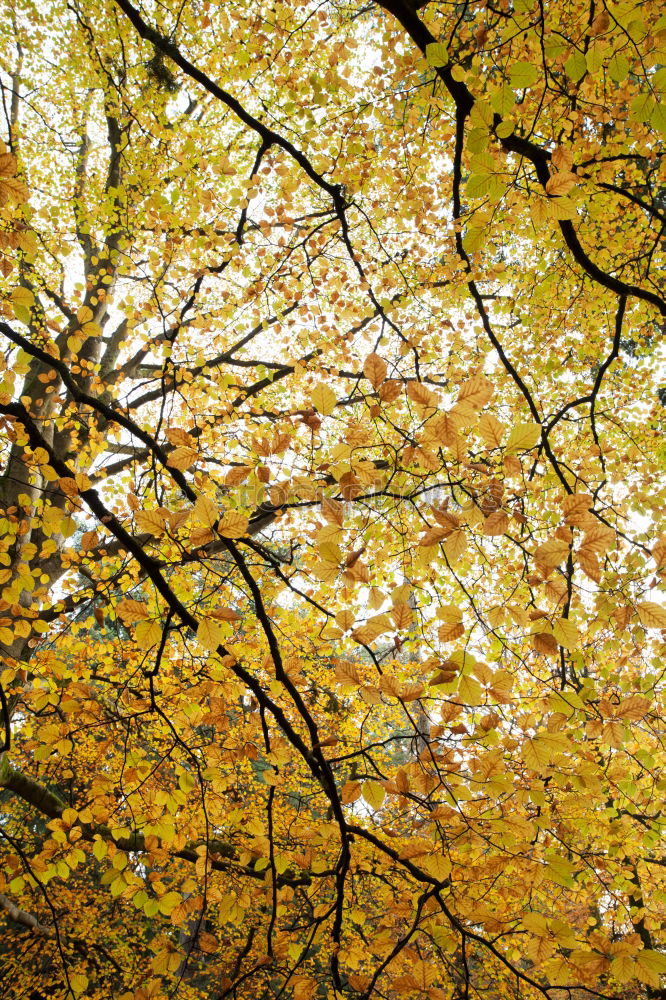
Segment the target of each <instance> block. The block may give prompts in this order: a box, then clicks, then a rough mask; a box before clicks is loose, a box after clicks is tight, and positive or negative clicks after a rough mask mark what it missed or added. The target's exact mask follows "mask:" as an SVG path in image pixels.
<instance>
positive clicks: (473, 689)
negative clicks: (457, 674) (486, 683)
mask: <svg viewBox="0 0 666 1000" xmlns="http://www.w3.org/2000/svg"><path fill="white" fill-rule="evenodd" d="M458 695H459V697H460V700H461V701H462V702H463V704H465V705H469V706H470V707H472V708H474V707H475V706H476V705H481V704H483V688H482V687H481V685H480V684H479V682H478V681H477V680H476V679H475V678H474V677H467V676H465V677H461V678H460V683H459V684H458Z"/></svg>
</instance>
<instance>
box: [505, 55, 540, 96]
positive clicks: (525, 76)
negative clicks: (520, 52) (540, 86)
mask: <svg viewBox="0 0 666 1000" xmlns="http://www.w3.org/2000/svg"><path fill="white" fill-rule="evenodd" d="M538 76H539V70H538V69H537V67H536V66H534V65H533V64H532V63H529V62H525V61H520V62H517V63H514V65H513V66H512V67H511V69H510V70H509V83H510V84H511V86H512V87H513V88H514V89H515V90H526V89H527V88H528V87H531V86H532V84H533V83H536V80H537V78H538Z"/></svg>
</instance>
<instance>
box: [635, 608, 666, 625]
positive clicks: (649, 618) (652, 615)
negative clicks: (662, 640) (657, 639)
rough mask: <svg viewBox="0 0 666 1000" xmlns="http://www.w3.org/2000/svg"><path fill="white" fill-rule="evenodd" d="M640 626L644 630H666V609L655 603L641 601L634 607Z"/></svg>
mask: <svg viewBox="0 0 666 1000" xmlns="http://www.w3.org/2000/svg"><path fill="white" fill-rule="evenodd" d="M636 611H637V612H638V618H639V621H640V623H641V625H645V627H646V628H666V608H665V607H664V606H663V604H657V602H656V601H641V602H640V603H639V604H637V605H636Z"/></svg>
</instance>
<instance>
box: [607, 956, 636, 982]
mask: <svg viewBox="0 0 666 1000" xmlns="http://www.w3.org/2000/svg"><path fill="white" fill-rule="evenodd" d="M610 973H611V975H612V976H614V977H615V979H617V981H618V982H619V983H628V982H629V980H630V979H633V978H634V977H635V975H636V963H635V962H634V960H633V958H630V957H629V955H625V954H620V955H616V956H615V958H614V959H613V961H612V962H611V964H610Z"/></svg>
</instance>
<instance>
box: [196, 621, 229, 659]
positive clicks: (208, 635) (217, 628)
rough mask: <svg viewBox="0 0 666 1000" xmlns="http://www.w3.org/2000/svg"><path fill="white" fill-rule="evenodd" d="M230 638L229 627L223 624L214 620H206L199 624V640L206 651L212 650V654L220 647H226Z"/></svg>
mask: <svg viewBox="0 0 666 1000" xmlns="http://www.w3.org/2000/svg"><path fill="white" fill-rule="evenodd" d="M228 637H229V626H228V625H224V624H222V622H216V621H215V620H214V619H212V618H204V619H203V620H202V621H200V622H199V627H198V628H197V640H198V641H199V642H200V643H201V645H202V646H203V647H204V649H208V650H210V651H211V653H214V652H215V651H216V650H217V647H218V646H222V645H224V643H225V641H226V640H227V639H228Z"/></svg>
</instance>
